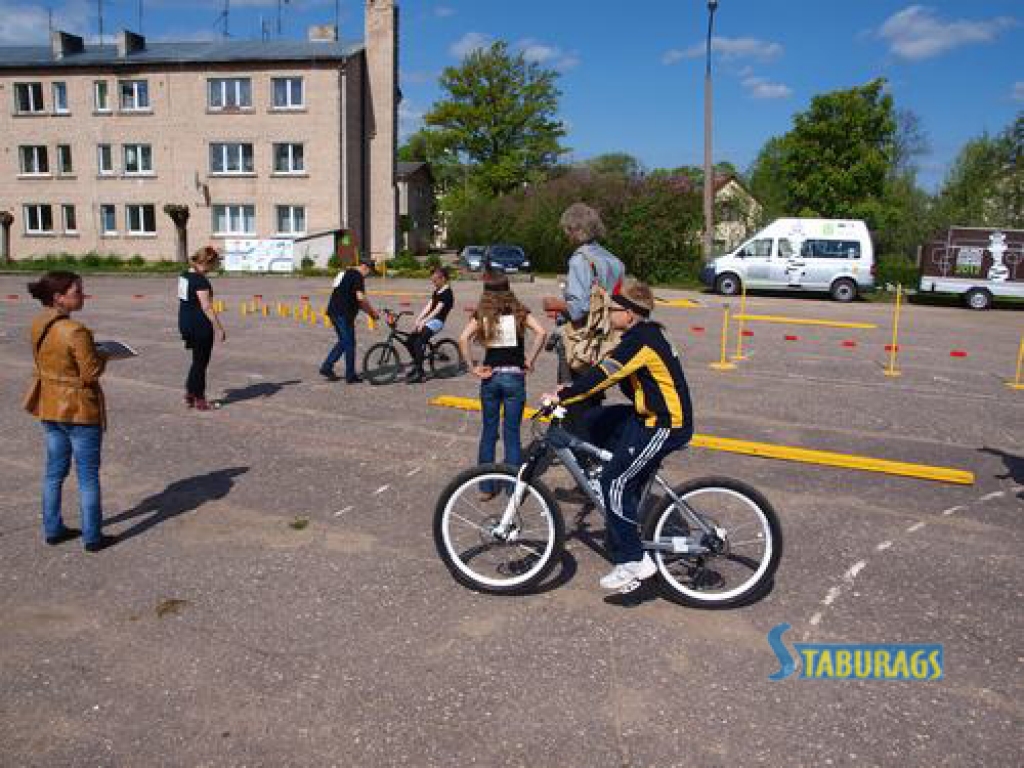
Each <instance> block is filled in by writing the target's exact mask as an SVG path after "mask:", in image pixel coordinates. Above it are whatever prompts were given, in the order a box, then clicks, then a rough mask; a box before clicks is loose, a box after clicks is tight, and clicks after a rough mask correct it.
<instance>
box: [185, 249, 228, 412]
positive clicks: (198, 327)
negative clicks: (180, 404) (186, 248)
mask: <svg viewBox="0 0 1024 768" xmlns="http://www.w3.org/2000/svg"><path fill="white" fill-rule="evenodd" d="M219 261H220V254H219V253H217V250H216V249H215V248H211V247H210V246H204V247H203V248H200V249H199V250H198V251H196V252H195V253H193V254H192V256H191V257H189V263H190V264H191V266H190V268H189V269H188V271H187V272H182V273H181V275H180V276H179V277H178V330H179V331H181V338H182V339H183V340H184V341H185V348H186V349H191V350H192V366H191V367H190V368H189V369H188V378H186V379H185V405H186V406H187V407H189V408H195V409H196V410H197V411H208V410H210V407H211V406H210V403H209V402H207V400H206V368H207V366H209V364H210V356H211V355H212V354H213V338H214V328H215V327H216V329H217V334H218V335H219V336H220V340H221V341H222V342H223V341H227V338H228V336H227V333H225V332H224V326H222V325H221V324H220V318H218V317H217V313H216V312H214V311H213V286H211V285H210V281H209V280H208V279H207V278H206V273H207V272H209V271H210V270H212V269H216V267H217V264H218V262H219Z"/></svg>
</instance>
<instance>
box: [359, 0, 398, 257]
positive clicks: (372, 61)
mask: <svg viewBox="0 0 1024 768" xmlns="http://www.w3.org/2000/svg"><path fill="white" fill-rule="evenodd" d="M365 1H366V6H365V8H366V14H365V25H366V42H365V45H366V69H367V74H366V79H367V81H368V82H367V89H366V90H367V96H368V100H369V104H368V105H367V113H368V120H367V123H368V125H367V133H368V136H367V138H368V141H367V143H368V144H369V147H368V148H367V149H368V154H369V158H368V159H369V166H370V174H369V197H370V199H369V204H370V206H369V207H370V211H369V225H370V232H369V238H365V236H364V241H363V245H364V248H366V249H367V250H368V251H369V253H370V255H371V256H372V257H373V258H374V260H376V261H379V260H381V259H387V258H390V257H392V256H394V255H395V252H396V244H397V240H398V237H397V234H398V190H397V187H396V185H395V155H396V153H397V151H398V99H399V93H398V8H397V7H396V6H395V0H365ZM367 240H368V242H367Z"/></svg>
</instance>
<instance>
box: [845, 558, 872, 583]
mask: <svg viewBox="0 0 1024 768" xmlns="http://www.w3.org/2000/svg"><path fill="white" fill-rule="evenodd" d="M866 566H867V563H866V562H864V561H863V560H861V561H859V562H856V563H854V564H853V565H851V566H850V570H848V571H847V572H846V573H845V574H843V578H844V579H845V580H846V581H847V582H848V583H853V580H854V579H856V578H857V574H858V573H860V572H861V571H863V570H864V568H865V567H866Z"/></svg>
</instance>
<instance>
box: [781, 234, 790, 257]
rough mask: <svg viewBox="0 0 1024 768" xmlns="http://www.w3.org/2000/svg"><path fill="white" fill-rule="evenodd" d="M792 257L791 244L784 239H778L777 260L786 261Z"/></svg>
mask: <svg viewBox="0 0 1024 768" xmlns="http://www.w3.org/2000/svg"><path fill="white" fill-rule="evenodd" d="M792 255H793V244H792V243H791V242H789V240H787V239H786V238H785V237H782V238H779V258H780V259H788V258H789V257H791V256H792Z"/></svg>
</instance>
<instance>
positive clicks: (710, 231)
mask: <svg viewBox="0 0 1024 768" xmlns="http://www.w3.org/2000/svg"><path fill="white" fill-rule="evenodd" d="M717 8H718V0H708V41H707V64H706V65H705V68H704V261H710V260H711V249H712V247H713V245H714V227H715V215H714V199H715V190H714V186H715V184H714V181H715V179H714V171H713V169H712V167H711V30H712V29H713V27H714V24H715V10H716V9H717Z"/></svg>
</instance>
